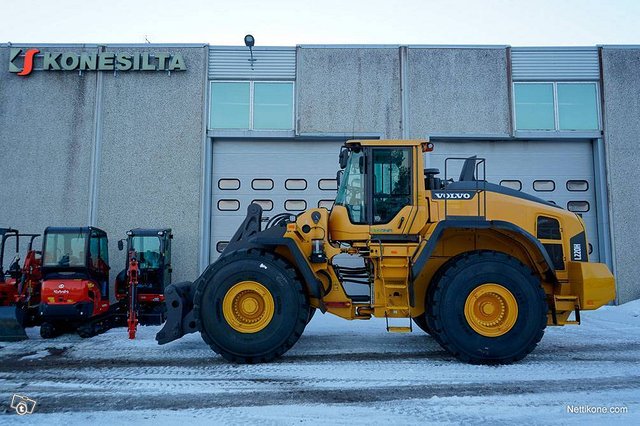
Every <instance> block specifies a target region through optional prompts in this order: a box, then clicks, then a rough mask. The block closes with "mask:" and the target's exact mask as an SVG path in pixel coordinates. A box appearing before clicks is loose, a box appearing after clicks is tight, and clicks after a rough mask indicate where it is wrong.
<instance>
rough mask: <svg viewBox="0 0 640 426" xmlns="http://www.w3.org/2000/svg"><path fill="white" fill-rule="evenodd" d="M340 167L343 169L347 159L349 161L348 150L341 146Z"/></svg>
mask: <svg viewBox="0 0 640 426" xmlns="http://www.w3.org/2000/svg"><path fill="white" fill-rule="evenodd" d="M339 159H340V168H341V169H344V168H346V167H347V161H349V150H348V149H347V148H345V147H342V149H341V150H340V157H339Z"/></svg>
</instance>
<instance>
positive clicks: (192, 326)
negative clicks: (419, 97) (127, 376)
mask: <svg viewBox="0 0 640 426" xmlns="http://www.w3.org/2000/svg"><path fill="white" fill-rule="evenodd" d="M432 150H433V145H432V144H431V143H430V142H428V141H426V140H352V141H348V142H347V143H346V144H345V146H344V147H343V148H342V150H341V152H340V156H339V163H340V167H341V169H342V170H341V171H340V172H338V178H339V181H340V183H339V189H338V194H337V197H336V200H335V205H334V206H333V208H332V209H331V211H329V210H327V209H324V208H317V209H311V210H308V211H305V212H303V213H301V214H299V215H297V216H291V215H289V214H281V215H277V216H274V217H272V218H271V219H270V220H269V222H268V223H267V225H266V226H265V229H261V228H262V226H261V225H262V209H261V208H260V206H259V205H257V204H251V205H250V206H249V207H248V212H247V216H246V218H245V220H244V222H243V223H242V225H241V226H240V228H239V229H238V230H237V231H236V233H235V235H234V236H233V238H232V239H231V241H230V242H229V244H228V246H227V247H226V249H225V250H224V252H223V253H222V254H221V256H220V257H219V259H218V260H216V261H215V262H214V263H213V264H211V265H210V266H209V267H208V268H207V269H206V270H205V271H204V272H203V274H202V275H201V276H200V277H199V278H198V279H197V280H196V281H195V282H193V283H191V282H185V283H180V284H176V285H173V286H170V287H168V288H167V290H166V302H167V309H168V312H167V317H168V319H167V323H166V324H165V326H164V328H163V329H162V330H161V331H160V332H159V333H158V335H157V336H156V339H157V340H158V342H159V343H160V344H165V343H168V342H171V341H173V340H175V339H178V338H180V337H181V336H183V335H184V334H187V333H192V332H195V331H200V333H201V335H202V338H203V339H204V341H205V342H206V343H208V344H209V346H210V347H211V348H212V349H213V350H214V351H215V352H217V353H218V354H220V355H222V356H223V357H224V358H225V359H227V360H229V361H231V362H237V363H258V362H268V361H271V360H273V359H275V358H277V357H279V356H280V355H282V354H283V353H285V352H286V351H287V350H289V349H290V348H291V347H292V346H293V345H294V344H295V343H296V341H297V340H298V338H299V337H300V335H301V334H302V332H303V331H304V328H305V326H306V324H307V323H308V321H309V319H310V318H311V316H312V315H313V313H314V311H315V310H316V309H319V310H320V311H322V312H323V313H325V312H329V313H331V314H334V315H337V316H339V317H342V318H344V319H348V320H364V319H370V318H372V317H379V318H385V319H386V327H387V330H388V331H389V332H409V331H412V322H413V323H415V324H417V325H418V326H419V327H420V328H421V329H423V330H424V331H426V332H427V333H429V334H430V335H432V336H433V338H434V339H435V340H436V341H437V342H438V343H439V344H440V345H442V347H443V348H445V349H446V350H447V351H448V352H449V353H451V355H453V356H455V357H456V358H458V359H459V360H461V361H464V362H469V363H482V364H507V363H511V362H514V361H518V360H520V359H522V358H524V357H525V356H526V355H527V354H529V353H530V352H531V351H532V350H533V349H534V348H535V346H536V345H537V344H538V342H539V341H540V339H541V338H542V335H543V333H544V330H545V327H546V326H547V325H565V324H578V323H579V322H580V311H581V310H591V309H596V308H598V307H600V306H602V305H604V304H607V303H608V302H610V301H611V300H613V298H614V287H615V285H614V278H613V276H612V274H611V272H610V271H609V270H608V268H607V266H606V265H604V264H601V263H589V261H588V243H587V236H586V232H585V225H584V222H583V221H582V219H581V217H580V216H578V215H576V214H574V213H571V212H569V211H566V210H564V209H562V208H560V207H558V206H556V205H554V204H552V203H549V202H547V201H544V200H541V199H539V198H536V197H533V196H531V195H528V194H525V193H523V192H520V191H516V190H513V189H509V188H505V187H502V186H500V185H496V184H492V183H489V182H487V181H486V179H485V177H484V176H483V175H484V160H483V159H479V158H475V157H471V158H467V159H447V161H446V162H445V176H444V177H438V175H439V171H438V170H436V169H426V170H425V169H424V156H425V155H429V154H428V152H430V151H432ZM455 160H464V164H463V166H462V171H461V173H460V177H459V179H457V180H454V179H448V178H447V173H448V170H449V169H450V168H451V167H452V166H453V162H454V161H455ZM461 162H462V161H461ZM339 254H349V255H352V256H359V257H360V258H361V259H362V260H363V262H364V266H363V267H346V266H340V265H338V264H337V262H334V260H335V257H336V256H337V255H339ZM350 282H351V283H359V284H365V285H367V286H369V289H370V292H369V295H367V296H362V295H358V296H356V295H349V294H348V292H347V291H346V290H345V289H346V288H348V287H349V286H348V285H345V284H348V283H350Z"/></svg>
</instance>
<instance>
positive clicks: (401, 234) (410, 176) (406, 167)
mask: <svg viewBox="0 0 640 426" xmlns="http://www.w3.org/2000/svg"><path fill="white" fill-rule="evenodd" d="M429 145H430V144H429V143H428V142H427V141H424V140H416V141H385V140H379V141H378V140H376V141H349V142H347V143H346V144H345V146H344V147H343V149H342V151H341V153H340V167H341V170H340V171H339V172H338V181H339V187H338V194H337V196H336V201H335V205H334V207H333V209H332V211H331V216H330V220H331V227H330V228H331V230H332V238H333V239H335V240H338V241H363V240H369V239H379V240H386V241H390V240H394V239H398V240H406V239H410V238H411V237H410V236H412V235H416V236H417V233H418V231H419V229H417V227H415V228H414V226H413V223H416V221H415V219H416V216H417V215H426V202H425V197H424V185H423V184H422V183H420V184H418V182H419V180H418V178H420V180H421V179H422V177H421V176H422V174H421V176H418V175H417V173H416V170H420V171H422V163H423V160H422V152H423V151H424V150H425V149H428V147H429ZM417 223H419V222H417Z"/></svg>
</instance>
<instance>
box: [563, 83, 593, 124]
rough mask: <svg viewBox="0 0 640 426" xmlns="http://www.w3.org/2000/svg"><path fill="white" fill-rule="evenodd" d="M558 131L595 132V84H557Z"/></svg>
mask: <svg viewBox="0 0 640 426" xmlns="http://www.w3.org/2000/svg"><path fill="white" fill-rule="evenodd" d="M557 91H558V119H559V121H560V123H559V126H558V127H559V129H560V130H597V129H598V108H597V102H598V101H597V99H598V94H597V91H596V85H595V83H557Z"/></svg>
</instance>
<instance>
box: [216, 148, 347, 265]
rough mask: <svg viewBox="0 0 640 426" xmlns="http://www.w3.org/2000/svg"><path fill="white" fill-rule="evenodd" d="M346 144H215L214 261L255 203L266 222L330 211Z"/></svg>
mask: <svg viewBox="0 0 640 426" xmlns="http://www.w3.org/2000/svg"><path fill="white" fill-rule="evenodd" d="M343 143H344V142H326V141H322V142H318V141H306V142H301V141H296V142H293V141H280V142H276V141H214V142H213V180H212V191H213V197H212V203H213V205H212V209H211V211H212V218H211V236H212V241H211V258H212V259H211V260H214V259H216V258H217V257H218V255H219V254H220V253H221V252H222V250H224V247H225V246H226V243H227V242H228V241H229V239H230V238H231V236H232V235H233V234H234V233H235V231H236V229H237V228H238V226H239V225H240V223H241V222H242V220H243V219H244V217H245V215H246V213H247V207H248V206H249V204H251V203H252V202H257V203H259V204H260V205H262V208H263V210H264V213H263V218H264V217H272V216H273V215H275V214H278V213H282V212H291V213H292V214H297V213H299V212H301V211H303V210H306V209H309V208H313V207H327V208H330V207H331V206H332V204H333V200H334V198H335V195H336V189H337V188H336V180H335V177H336V172H337V170H338V169H339V166H338V154H339V152H340V147H341V146H342V145H343Z"/></svg>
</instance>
